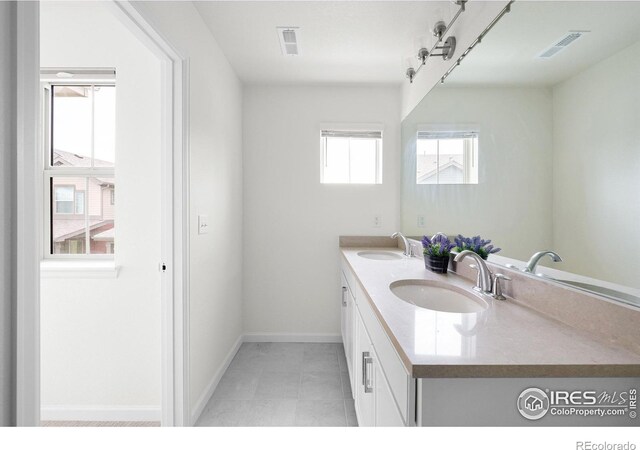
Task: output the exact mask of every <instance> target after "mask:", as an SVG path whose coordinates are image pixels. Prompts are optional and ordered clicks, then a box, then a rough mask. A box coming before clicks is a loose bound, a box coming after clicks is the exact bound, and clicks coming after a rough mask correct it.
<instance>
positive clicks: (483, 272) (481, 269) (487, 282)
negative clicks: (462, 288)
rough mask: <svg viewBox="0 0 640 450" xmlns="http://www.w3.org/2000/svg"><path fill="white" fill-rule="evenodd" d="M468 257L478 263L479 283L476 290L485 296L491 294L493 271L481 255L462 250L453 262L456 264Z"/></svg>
mask: <svg viewBox="0 0 640 450" xmlns="http://www.w3.org/2000/svg"><path fill="white" fill-rule="evenodd" d="M467 256H468V257H469V258H471V259H473V260H475V262H476V263H477V264H476V267H475V268H476V269H478V281H477V283H476V286H475V287H474V289H475V290H476V291H480V292H483V293H485V294H491V286H492V284H493V283H492V280H491V271H490V270H489V268H488V267H487V264H486V263H485V262H484V260H483V259H482V258H481V257H480V255H478V254H477V253H474V252H472V251H471V250H462V251H461V252H460V253H458V254H457V255H456V257H455V258H454V259H453V260H454V261H456V262H460V261H462V260H463V259H465V258H466V257H467Z"/></svg>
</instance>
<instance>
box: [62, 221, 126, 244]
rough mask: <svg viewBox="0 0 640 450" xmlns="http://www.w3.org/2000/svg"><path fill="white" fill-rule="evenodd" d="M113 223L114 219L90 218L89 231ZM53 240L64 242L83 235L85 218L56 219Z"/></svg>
mask: <svg viewBox="0 0 640 450" xmlns="http://www.w3.org/2000/svg"><path fill="white" fill-rule="evenodd" d="M109 224H111V225H113V220H89V231H91V230H95V229H96V228H100V227H103V226H105V225H109ZM53 232H54V236H53V241H54V242H62V241H64V240H66V239H71V238H74V237H76V236H82V235H83V234H84V232H85V230H84V219H67V220H56V221H55V224H54V226H53Z"/></svg>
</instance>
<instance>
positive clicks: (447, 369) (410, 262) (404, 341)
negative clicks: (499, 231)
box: [340, 248, 640, 378]
mask: <svg viewBox="0 0 640 450" xmlns="http://www.w3.org/2000/svg"><path fill="white" fill-rule="evenodd" d="M340 250H341V252H342V255H343V257H344V258H345V260H346V261H347V263H348V265H349V266H350V267H351V269H352V271H353V273H354V275H355V277H356V279H357V280H358V281H359V282H360V285H361V286H362V288H363V290H364V292H365V293H366V294H367V296H368V299H366V300H368V301H369V302H370V304H371V306H372V307H373V310H374V312H375V313H376V315H377V316H378V319H379V320H380V322H381V324H382V326H383V328H384V329H385V331H386V332H387V334H388V335H389V337H390V339H391V342H392V343H393V345H394V347H395V349H396V351H397V352H398V354H399V355H400V357H401V358H402V360H403V362H404V364H405V366H406V368H407V370H408V372H409V373H410V374H412V376H414V377H417V378H422V377H436V378H443V377H610V376H628V377H635V376H640V355H638V354H636V353H634V352H632V351H630V350H627V349H624V348H621V347H616V346H614V345H612V344H610V343H608V342H604V341H603V340H602V339H598V338H596V337H594V336H591V335H589V334H588V333H586V332H584V331H580V330H577V329H574V328H571V327H569V326H568V325H566V324H563V323H561V322H559V321H556V320H554V319H552V318H550V317H548V316H545V315H543V314H540V313H538V312H536V311H534V310H532V309H529V308H527V307H524V306H522V305H518V304H516V303H514V302H512V301H510V300H509V299H507V300H506V301H498V300H493V299H492V298H491V297H487V296H485V300H486V301H487V302H488V303H489V308H488V309H487V310H485V311H483V312H481V313H475V314H459V313H446V312H438V311H432V310H429V309H425V308H420V307H417V306H414V305H412V304H410V303H408V302H405V301H403V300H400V299H399V298H398V297H396V296H395V295H394V294H393V293H392V292H391V291H390V289H389V285H390V284H391V283H392V282H393V281H397V280H403V279H423V280H436V281H441V282H446V283H451V284H453V285H455V286H458V287H460V288H464V289H467V290H471V288H472V286H473V283H471V282H469V281H468V280H466V279H464V278H462V277H460V276H458V275H456V274H455V273H451V272H450V273H448V274H444V275H442V274H435V273H433V272H431V271H428V270H426V269H425V267H424V261H423V260H422V259H421V258H406V257H404V258H402V259H399V260H388V261H387V260H383V261H381V260H372V259H367V258H363V257H360V256H358V255H357V253H358V252H359V251H372V250H381V251H393V252H397V253H398V254H401V251H400V250H398V249H390V248H380V249H373V248H341V249H340ZM557 300H558V301H559V302H561V301H562V298H558V299H557ZM358 301H362V300H361V299H358ZM595 319H597V318H595Z"/></svg>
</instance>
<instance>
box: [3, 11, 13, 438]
mask: <svg viewBox="0 0 640 450" xmlns="http://www.w3.org/2000/svg"><path fill="white" fill-rule="evenodd" d="M15 24H16V3H15V2H0V86H4V88H3V89H0V212H1V213H0V426H8V425H11V424H12V422H13V414H12V409H13V408H12V403H13V394H12V390H13V389H12V385H13V380H12V378H13V375H12V374H13V368H12V359H13V356H12V355H13V343H14V339H13V323H12V322H13V320H12V314H13V304H14V301H15V282H14V281H15V280H14V279H15V237H16V235H15V232H16V228H15V220H16V215H15V206H16V205H15V201H14V197H15V194H16V192H15V173H16V170H15V163H16V99H15V90H14V87H15V86H16V74H15V68H16V52H15V46H16V26H15Z"/></svg>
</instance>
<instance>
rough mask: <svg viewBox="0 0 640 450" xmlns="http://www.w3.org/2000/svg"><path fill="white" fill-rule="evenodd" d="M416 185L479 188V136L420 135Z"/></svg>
mask: <svg viewBox="0 0 640 450" xmlns="http://www.w3.org/2000/svg"><path fill="white" fill-rule="evenodd" d="M416 183H417V184H478V133H477V132H473V131H451V132H449V131H445V132H443V131H419V132H418V139H417V145H416Z"/></svg>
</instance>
